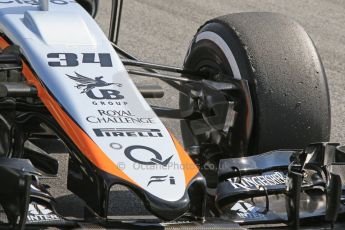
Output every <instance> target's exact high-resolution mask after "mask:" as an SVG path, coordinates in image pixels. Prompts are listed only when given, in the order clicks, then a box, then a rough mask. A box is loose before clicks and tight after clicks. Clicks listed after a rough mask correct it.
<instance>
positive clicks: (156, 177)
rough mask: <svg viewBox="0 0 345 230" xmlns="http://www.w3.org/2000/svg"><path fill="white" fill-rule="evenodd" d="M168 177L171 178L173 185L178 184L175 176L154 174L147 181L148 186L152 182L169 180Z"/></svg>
mask: <svg viewBox="0 0 345 230" xmlns="http://www.w3.org/2000/svg"><path fill="white" fill-rule="evenodd" d="M168 179H169V182H170V184H171V185H175V184H176V182H175V177H173V176H170V177H168V176H152V177H151V178H150V181H149V183H147V187H149V186H150V184H152V183H161V182H164V181H167V180H168Z"/></svg>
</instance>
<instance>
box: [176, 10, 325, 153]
mask: <svg viewBox="0 0 345 230" xmlns="http://www.w3.org/2000/svg"><path fill="white" fill-rule="evenodd" d="M184 67H185V68H186V69H192V70H198V71H202V72H206V73H208V74H209V76H215V74H216V73H224V74H226V75H228V76H230V77H231V78H236V79H245V80H248V82H249V86H250V91H251V98H252V106H253V108H254V114H253V115H254V124H253V129H252V134H251V140H250V146H248V153H250V154H256V153H262V152H266V151H270V150H274V149H296V148H303V147H304V146H306V145H307V144H309V143H312V142H320V141H328V140H329V137H330V101H329V93H328V86H327V80H326V75H325V71H324V68H323V65H322V63H321V60H320V57H319V55H318V53H317V50H316V48H315V46H314V44H313V42H312V40H311V39H310V37H309V36H308V34H307V33H306V32H305V30H304V29H303V28H302V27H301V26H300V25H299V24H298V23H296V22H294V21H293V20H291V19H289V18H287V17H285V16H283V15H280V14H276V13H264V12H260V13H259V12H253V13H238V14H230V15H225V16H222V17H218V18H215V19H213V20H210V21H208V22H207V23H206V24H205V25H203V26H202V27H201V28H200V29H199V30H198V32H197V34H196V35H195V37H194V39H193V41H192V43H191V45H190V48H189V51H188V53H187V55H186V58H185V62H184ZM212 80H218V81H226V79H212ZM180 106H181V109H182V110H183V109H185V108H186V107H188V99H187V98H186V97H184V96H183V95H181V97H180ZM190 121H191V120H187V121H186V123H185V124H187V126H188V124H189V123H190ZM243 127H244V126H243ZM182 135H183V138H184V139H186V140H187V141H186V142H185V147H186V149H189V148H190V147H191V146H193V145H200V144H202V143H200V142H205V141H206V142H207V135H202V136H196V137H195V140H196V142H199V143H195V140H194V141H191V138H190V132H189V130H187V129H186V126H185V125H184V126H182ZM232 135H236V133H233V134H232ZM229 149H231V143H229ZM235 151H236V150H235V149H234V150H233V152H235ZM248 153H244V154H248Z"/></svg>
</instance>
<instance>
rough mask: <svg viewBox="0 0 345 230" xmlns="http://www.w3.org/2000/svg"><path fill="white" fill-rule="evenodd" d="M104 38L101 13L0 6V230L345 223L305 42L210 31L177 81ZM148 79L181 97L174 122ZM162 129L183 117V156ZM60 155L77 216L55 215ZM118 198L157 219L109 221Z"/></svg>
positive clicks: (318, 81) (318, 84)
mask: <svg viewBox="0 0 345 230" xmlns="http://www.w3.org/2000/svg"><path fill="white" fill-rule="evenodd" d="M123 4H124V2H123V1H122V0H113V1H112V6H113V7H112V12H111V17H110V31H109V35H108V37H107V36H106V35H104V33H103V32H102V30H101V29H100V28H99V27H98V25H97V23H96V22H95V21H94V19H93V17H95V15H96V14H97V9H98V1H97V0H77V1H74V0H30V1H29V0H1V1H0V30H1V35H0V48H1V53H0V70H1V71H0V108H1V109H0V129H1V132H0V182H1V185H0V204H1V205H0V223H1V227H3V228H4V229H9V228H13V229H24V228H44V227H50V226H55V227H60V228H77V227H81V224H80V223H83V222H85V221H87V222H90V223H93V224H97V225H99V226H105V227H110V228H117V229H169V228H170V229H174V228H176V229H177V228H178V229H183V228H184V227H185V228H188V229H243V228H252V227H256V226H263V225H264V226H265V227H272V226H273V225H275V224H281V225H279V226H290V227H292V228H299V227H300V225H301V224H304V223H306V222H308V223H310V221H309V220H315V221H316V222H317V223H318V226H320V225H319V224H320V223H321V224H324V223H327V224H330V225H332V226H333V225H334V224H335V223H336V219H337V216H338V215H340V214H343V213H345V206H344V205H345V203H344V200H345V196H343V195H342V193H343V191H344V190H345V148H344V147H341V146H340V145H339V144H336V143H328V141H329V138H330V101H329V93H328V86H327V80H326V76H325V72H324V69H323V66H322V63H321V61H320V58H319V55H318V53H317V50H316V48H315V46H314V44H313V42H312V40H311V39H310V37H309V36H308V34H307V33H306V32H305V31H304V29H303V28H302V27H301V26H300V25H299V24H297V23H296V22H294V21H292V20H291V19H289V18H287V17H285V16H282V15H280V14H275V13H257V12H256V13H237V14H230V15H225V16H222V17H218V18H215V19H212V20H210V21H208V22H206V23H205V24H204V25H203V26H201V27H200V28H199V30H198V31H197V33H196V35H195V37H194V38H193V40H192V42H191V44H190V47H189V49H188V51H187V55H186V58H185V61H184V65H183V67H182V68H178V67H172V66H166V65H161V64H153V63H149V62H143V61H140V60H138V59H136V58H135V57H134V56H132V55H131V54H129V53H128V52H126V51H125V50H123V49H122V48H120V47H119V46H118V45H117V44H118V42H117V41H118V38H119V31H120V25H121V13H122V7H123ZM130 76H131V77H134V76H144V77H151V78H156V79H160V80H162V81H164V82H165V83H167V84H168V85H169V86H171V87H173V88H174V89H176V90H178V91H179V92H180V95H179V98H180V99H179V103H180V108H179V109H173V108H165V107H160V106H153V105H149V104H148V102H147V101H146V100H145V98H162V97H163V96H164V91H163V90H162V88H161V87H159V86H157V85H135V84H134V83H133V81H132V80H131V78H130ZM160 118H171V119H179V120H180V121H181V131H182V139H183V143H184V147H182V146H181V144H179V142H178V140H177V138H175V137H174V135H173V134H172V133H171V132H169V131H168V130H167V128H166V127H165V126H164V125H163V123H162V122H161V120H160ZM52 153H68V154H69V159H68V177H67V185H68V189H69V190H70V191H71V192H72V193H74V194H75V195H76V196H78V197H79V198H80V199H81V200H83V201H84V202H85V205H86V207H87V211H86V212H85V218H83V219H81V220H79V219H72V218H68V217H64V216H63V215H62V214H61V213H58V212H57V210H56V208H55V205H56V200H55V199H54V197H53V196H52V195H51V193H50V192H49V186H47V185H46V184H45V183H42V177H46V178H47V177H48V178H50V177H51V178H54V176H56V174H57V173H58V170H59V162H58V161H57V160H56V159H55V158H54V157H52V156H51V155H49V154H52ZM114 185H122V186H125V187H127V188H128V189H129V190H130V191H132V192H134V194H135V195H136V196H137V197H138V198H140V199H141V200H142V202H143V204H144V205H145V207H146V209H147V210H148V211H149V212H150V213H152V214H153V215H154V216H155V218H154V219H153V220H143V219H140V220H137V221H133V220H132V221H125V220H121V219H112V218H111V217H109V215H108V214H109V213H108V207H109V203H110V202H112V200H111V199H110V195H109V192H110V189H111V188H112V187H113V186H114Z"/></svg>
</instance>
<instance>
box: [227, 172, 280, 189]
mask: <svg viewBox="0 0 345 230" xmlns="http://www.w3.org/2000/svg"><path fill="white" fill-rule="evenodd" d="M228 181H229V183H230V185H231V186H232V187H233V188H234V189H239V188H244V189H248V188H258V187H260V186H264V187H267V186H276V185H285V183H286V182H285V181H286V176H285V175H284V174H283V173H281V172H274V173H270V174H266V175H262V176H252V177H242V178H241V182H240V183H238V182H237V178H229V179H228Z"/></svg>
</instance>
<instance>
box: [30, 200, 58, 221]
mask: <svg viewBox="0 0 345 230" xmlns="http://www.w3.org/2000/svg"><path fill="white" fill-rule="evenodd" d="M27 219H28V221H29V222H45V221H57V220H61V219H60V217H58V216H57V215H56V214H54V212H53V211H52V210H51V209H49V208H47V207H45V206H43V205H40V204H37V203H30V204H29V211H28V215H27Z"/></svg>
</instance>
